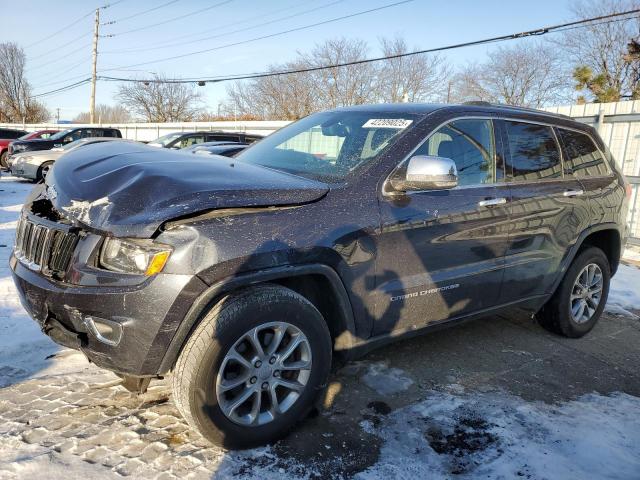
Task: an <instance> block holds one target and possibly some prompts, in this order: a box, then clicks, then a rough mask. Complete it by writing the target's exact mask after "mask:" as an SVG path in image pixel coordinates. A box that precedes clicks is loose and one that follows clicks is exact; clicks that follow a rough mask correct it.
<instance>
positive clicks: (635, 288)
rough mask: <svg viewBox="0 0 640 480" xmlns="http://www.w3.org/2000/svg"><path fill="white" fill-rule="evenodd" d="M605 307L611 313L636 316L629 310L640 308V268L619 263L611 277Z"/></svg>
mask: <svg viewBox="0 0 640 480" xmlns="http://www.w3.org/2000/svg"><path fill="white" fill-rule="evenodd" d="M627 251H629V249H627ZM625 253H626V252H625ZM606 309H607V311H609V312H611V313H617V314H622V315H631V316H635V317H637V315H636V314H634V313H632V312H630V311H629V310H635V311H638V310H640V268H638V267H636V266H634V265H624V264H621V265H620V267H619V268H618V271H617V272H616V274H615V275H614V277H613V278H612V279H611V288H610V290H609V298H608V300H607V306H606Z"/></svg>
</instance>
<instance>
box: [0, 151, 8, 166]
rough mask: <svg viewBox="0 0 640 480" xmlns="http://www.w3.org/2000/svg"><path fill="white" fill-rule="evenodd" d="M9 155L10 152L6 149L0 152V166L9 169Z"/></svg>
mask: <svg viewBox="0 0 640 480" xmlns="http://www.w3.org/2000/svg"><path fill="white" fill-rule="evenodd" d="M8 156H9V152H7V151H6V150H5V151H3V152H2V153H0V168H4V169H5V170H8V169H9V165H8V164H7V157H8Z"/></svg>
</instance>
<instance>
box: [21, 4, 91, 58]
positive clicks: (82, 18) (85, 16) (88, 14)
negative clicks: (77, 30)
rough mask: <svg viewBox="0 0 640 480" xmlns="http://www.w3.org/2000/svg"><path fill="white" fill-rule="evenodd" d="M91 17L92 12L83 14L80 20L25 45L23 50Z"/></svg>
mask: <svg viewBox="0 0 640 480" xmlns="http://www.w3.org/2000/svg"><path fill="white" fill-rule="evenodd" d="M91 15H93V10H92V11H90V12H89V13H87V14H85V15H83V16H81V17H80V18H78V19H76V20H74V21H73V22H71V23H70V24H68V25H65V26H64V27H62V28H61V29H60V30H56V31H55V32H54V33H52V34H50V35H47V36H46V37H43V38H41V39H40V40H38V41H36V42H33V43H31V44H29V45H27V46H26V47H24V48H25V49H27V48H31V47H33V46H35V45H37V44H39V43H42V42H44V41H46V40H49V39H50V38H53V37H55V36H56V35H59V34H60V33H62V32H65V31H67V30H68V29H69V28H71V27H73V26H74V25H76V24H78V23H80V22H81V21H82V20H84V19H85V18H87V17H89V16H91Z"/></svg>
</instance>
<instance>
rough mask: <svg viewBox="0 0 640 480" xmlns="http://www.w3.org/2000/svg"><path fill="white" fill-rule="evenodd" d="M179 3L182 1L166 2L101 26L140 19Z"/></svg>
mask: <svg viewBox="0 0 640 480" xmlns="http://www.w3.org/2000/svg"><path fill="white" fill-rule="evenodd" d="M178 1H180V0H170V1H168V2H166V3H163V4H162V5H158V6H155V7H153V8H148V9H147V10H142V11H141V12H138V13H134V14H133V15H128V16H126V17H121V18H118V19H117V20H110V21H108V22H104V23H101V24H100V25H113V24H114V23H120V22H124V21H125V20H131V19H132V18H136V17H139V16H141V15H145V14H147V13H151V12H153V11H155V10H159V9H161V8H163V7H166V6H168V5H171V4H172V3H176V2H178Z"/></svg>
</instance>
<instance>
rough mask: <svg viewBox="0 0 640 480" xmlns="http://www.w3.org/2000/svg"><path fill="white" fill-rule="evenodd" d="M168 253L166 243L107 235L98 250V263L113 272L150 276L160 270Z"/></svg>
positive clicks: (168, 249)
mask: <svg viewBox="0 0 640 480" xmlns="http://www.w3.org/2000/svg"><path fill="white" fill-rule="evenodd" d="M169 255H171V247H169V246H167V245H160V244H157V243H151V242H148V241H146V242H145V241H141V240H134V239H124V238H111V237H109V238H106V239H105V241H104V243H103V244H102V249H101V250H100V265H101V266H102V267H103V268H106V269H107V270H112V271H114V272H120V273H134V274H138V275H147V276H150V275H154V274H156V273H160V272H161V271H162V269H163V268H164V266H165V264H166V263H167V260H168V259H169Z"/></svg>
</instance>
